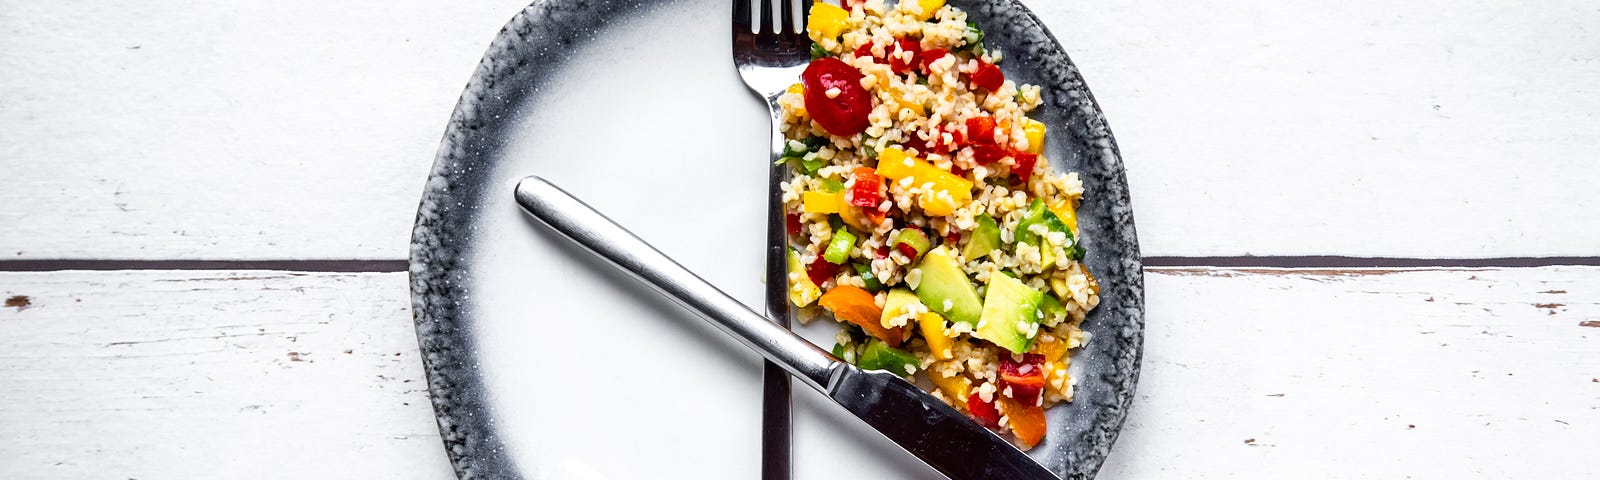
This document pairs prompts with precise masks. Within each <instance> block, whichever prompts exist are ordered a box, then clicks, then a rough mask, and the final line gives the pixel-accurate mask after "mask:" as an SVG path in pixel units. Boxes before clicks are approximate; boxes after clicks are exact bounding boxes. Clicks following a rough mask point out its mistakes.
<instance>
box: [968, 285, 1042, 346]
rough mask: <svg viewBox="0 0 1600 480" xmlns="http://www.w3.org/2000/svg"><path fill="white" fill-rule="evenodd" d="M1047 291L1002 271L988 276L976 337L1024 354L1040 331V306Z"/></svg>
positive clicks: (974, 334) (974, 333)
mask: <svg viewBox="0 0 1600 480" xmlns="http://www.w3.org/2000/svg"><path fill="white" fill-rule="evenodd" d="M1043 302H1044V292H1040V291H1038V290H1034V289H1032V288H1028V286H1027V285H1025V284H1023V283H1022V281H1021V280H1017V279H1015V278H1011V277H1010V276H1009V275H1005V274H1002V273H999V272H996V273H993V274H990V275H989V287H988V291H987V292H985V295H984V297H983V320H981V321H979V322H978V328H977V331H975V332H973V336H976V337H978V338H981V339H984V340H988V341H990V342H992V343H994V344H995V345H999V346H1000V347H1001V348H1004V349H1006V350H1010V351H1012V352H1014V353H1025V352H1027V351H1028V347H1029V346H1031V345H1032V344H1033V338H1034V336H1035V335H1037V334H1038V330H1039V329H1038V327H1037V325H1038V324H1039V320H1040V319H1039V305H1040V304H1041V303H1043Z"/></svg>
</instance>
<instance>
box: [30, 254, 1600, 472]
mask: <svg viewBox="0 0 1600 480" xmlns="http://www.w3.org/2000/svg"><path fill="white" fill-rule="evenodd" d="M1146 278H1147V286H1148V298H1149V302H1148V307H1149V318H1148V332H1147V337H1146V354H1145V359H1144V369H1143V374H1142V377H1141V381H1140V385H1139V391H1138V394H1139V398H1138V400H1137V402H1136V403H1135V406H1134V409H1133V410H1132V414H1131V416H1130V418H1129V420H1128V423H1127V426H1126V428H1125V429H1124V431H1123V433H1122V437H1121V439H1120V440H1119V441H1118V443H1117V446H1116V448H1115V450H1114V452H1113V455H1112V458H1111V460H1110V462H1109V463H1108V464H1107V466H1106V468H1105V470H1104V472H1103V474H1102V475H1101V477H1100V478H1102V479H1109V480H1115V479H1134V478H1282V477H1283V476H1284V475H1285V474H1286V473H1285V472H1317V473H1318V474H1319V475H1317V476H1334V477H1339V478H1401V477H1403V476H1406V475H1409V476H1412V477H1414V478H1441V479H1444V478H1448V479H1452V480H1458V479H1496V478H1521V477H1531V478H1594V475H1595V470H1594V469H1593V468H1591V467H1592V465H1591V464H1589V463H1587V461H1586V460H1582V459H1586V458H1588V457H1587V456H1585V454H1586V453H1587V452H1589V451H1593V450H1594V448H1596V447H1600V444H1597V443H1596V442H1597V440H1596V439H1597V438H1600V348H1597V342H1600V304H1597V303H1596V300H1595V299H1600V268H1596V267H1547V268H1530V269H1498V270H1496V269H1484V270H1412V271H1405V270H1372V271H1306V270H1299V271H1282V270H1229V269H1157V270H1152V271H1150V272H1149V273H1148V275H1147V277H1146ZM407 291H408V289H407V288H406V277H405V275H404V274H401V273H385V274H299V273H286V272H261V271H246V272H186V271H165V272H54V273H0V298H12V297H15V296H26V297H28V298H27V301H26V303H28V306H27V307H26V308H21V309H19V308H17V307H9V308H0V329H3V330H4V331H5V332H6V334H5V335H4V336H3V337H0V338H3V341H0V425H4V426H5V428H3V429H0V459H3V460H0V477H3V478H37V477H47V478H75V477H109V478H183V477H206V478H216V477H222V478H237V477H252V478H291V477H304V478H327V477H332V478H449V475H450V472H449V467H448V465H447V464H446V462H445V456H444V452H443V451H442V447H441V446H440V445H439V444H440V441H439V438H438V436H437V434H436V430H435V426H434V423H433V421H432V418H431V413H432V412H431V409H430V407H429V406H428V402H427V398H426V393H425V392H424V391H423V390H422V388H423V387H422V385H423V384H422V371H421V365H420V362H419V360H418V357H417V353H416V343H415V339H414V337H413V334H412V329H411V322H410V314H409V312H408V311H407V310H408V309H407V306H408V305H409V302H408V299H407V297H406V296H407ZM22 303H24V302H23V301H22V300H20V299H18V300H12V301H9V302H8V305H20V304H22ZM346 351H348V352H349V353H345V352H346ZM290 352H295V353H293V354H291V353H290ZM295 358H299V361H296V360H295ZM752 428H754V427H752ZM641 440H642V439H641ZM798 461H800V462H805V461H806V460H805V459H799V460H798ZM660 473H661V476H662V477H663V478H695V472H660Z"/></svg>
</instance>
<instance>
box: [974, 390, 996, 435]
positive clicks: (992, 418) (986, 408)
mask: <svg viewBox="0 0 1600 480" xmlns="http://www.w3.org/2000/svg"><path fill="white" fill-rule="evenodd" d="M967 411H968V412H972V417H973V418H976V419H978V423H981V424H983V426H985V427H989V428H994V427H999V426H1000V409H998V408H995V406H994V402H985V401H983V397H980V396H978V393H977V392H973V394H972V395H968V396H967Z"/></svg>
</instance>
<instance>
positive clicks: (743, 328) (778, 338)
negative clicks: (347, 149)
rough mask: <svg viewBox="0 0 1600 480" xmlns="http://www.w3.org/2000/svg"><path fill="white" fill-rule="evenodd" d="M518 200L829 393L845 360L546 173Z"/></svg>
mask: <svg viewBox="0 0 1600 480" xmlns="http://www.w3.org/2000/svg"><path fill="white" fill-rule="evenodd" d="M516 199H517V204H519V205H521V206H522V208H523V209H524V210H527V212H528V213H529V214H532V215H533V217H534V218H537V219H539V221H541V222H544V223H545V224H546V225H549V226H550V228H552V229H554V230H555V231H556V232H557V233H560V234H561V235H562V236H565V237H567V238H569V239H572V241H574V242H577V243H578V245H580V246H582V247H583V248H585V249H587V250H589V251H591V252H594V253H595V254H596V255H599V256H600V258H603V259H605V260H606V261H608V262H610V263H611V264H613V265H616V266H617V267H618V268H620V269H622V271H624V272H627V273H628V274H629V275H631V276H633V277H634V278H637V279H639V280H641V281H643V282H644V283H645V285H649V286H650V287H651V288H654V289H655V290H656V291H658V292H660V293H662V294H663V295H666V297H667V298H668V299H671V300H672V301H673V302H675V303H677V304H678V305H681V306H683V307H686V308H688V309H689V310H690V311H693V312H695V313H697V314H699V315H700V316H701V317H702V318H705V319H706V320H708V321H710V322H711V324H712V325H714V326H716V327H717V328H718V329H720V330H722V331H723V332H724V333H727V334H729V335H732V336H733V338H735V339H737V340H739V341H740V342H741V343H744V344H745V346H748V347H750V348H751V349H754V350H755V351H756V352H757V353H760V354H761V355H762V356H764V357H766V358H767V359H768V360H771V361H773V362H774V363H777V364H778V365H779V366H782V367H783V368H784V370H787V371H788V372H789V373H790V374H792V375H794V376H795V377H796V378H799V379H800V380H801V381H803V382H806V384H807V385H810V386H811V387H812V388H815V389H817V391H820V392H824V393H825V392H827V388H826V385H828V383H829V382H828V380H829V379H830V377H831V376H832V375H833V373H834V371H835V370H837V367H839V366H840V365H842V363H840V362H839V360H838V359H837V358H834V356H833V354H830V353H828V352H826V351H824V350H822V349H821V348H818V347H817V346H816V345H812V344H811V342H808V341H806V340H805V339H803V338H800V336H799V335H795V334H794V332H790V331H788V330H786V329H784V328H783V327H780V326H778V324H776V323H772V322H771V321H768V320H767V318H766V317H763V316H761V314H758V313H756V312H755V311H753V310H750V307H747V306H745V305H744V304H743V303H740V302H739V301H738V300H735V299H734V298H733V297H730V296H728V294H726V293H723V292H722V291H721V290H718V289H717V287H715V286H712V285H711V284H710V283H709V282H706V281H705V280H703V279H701V278H700V277H699V276H697V275H695V274H694V273H693V272H690V271H689V270H688V269H686V268H683V266H682V265H679V264H678V262H675V261H673V260H672V259H671V258H669V257H667V256H666V254H663V253H661V251H659V250H656V249H655V247H652V246H650V244H648V243H645V241H644V240H641V239H639V237H637V236H634V234H633V233H631V232H629V231H627V230H626V229H624V228H622V226H620V225H617V224H616V223H615V222H612V221H611V219H609V218H606V217H605V216H604V215H601V214H600V212H597V211H595V210H594V208H592V207H590V206H589V205H587V204H584V203H583V201H582V200H578V199H577V198H576V197H573V196H572V194H569V193H567V192H566V191H565V190H562V189H561V188H560V187H557V186H555V185H553V184H551V183H550V182H549V181H547V180H545V179H543V178H540V177H537V176H533V177H528V178H524V179H522V181H520V182H517V189H516ZM786 283H787V282H786Z"/></svg>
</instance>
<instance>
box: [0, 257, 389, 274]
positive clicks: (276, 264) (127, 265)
mask: <svg viewBox="0 0 1600 480" xmlns="http://www.w3.org/2000/svg"><path fill="white" fill-rule="evenodd" d="M407 266H408V262H407V261H406V260H76V259H73V260H0V272H57V271H65V270H281V271H293V272H329V273H393V272H404V271H407Z"/></svg>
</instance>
